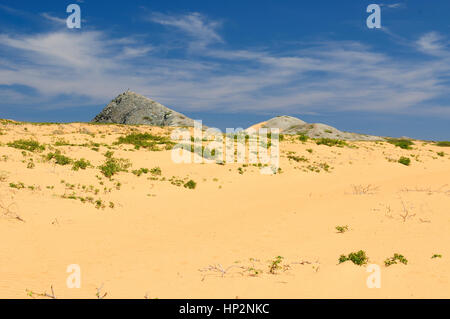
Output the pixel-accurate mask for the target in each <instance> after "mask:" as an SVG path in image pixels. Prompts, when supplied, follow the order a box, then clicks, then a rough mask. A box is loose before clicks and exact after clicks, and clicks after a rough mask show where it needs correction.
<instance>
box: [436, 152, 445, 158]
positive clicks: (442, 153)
mask: <svg viewBox="0 0 450 319" xmlns="http://www.w3.org/2000/svg"><path fill="white" fill-rule="evenodd" d="M436 154H437V155H439V156H442V157H443V156H445V153H444V152H437V153H436Z"/></svg>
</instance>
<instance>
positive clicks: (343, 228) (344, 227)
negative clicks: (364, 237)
mask: <svg viewBox="0 0 450 319" xmlns="http://www.w3.org/2000/svg"><path fill="white" fill-rule="evenodd" d="M336 230H337V231H338V232H339V233H345V232H346V231H347V230H348V226H347V225H345V226H336Z"/></svg>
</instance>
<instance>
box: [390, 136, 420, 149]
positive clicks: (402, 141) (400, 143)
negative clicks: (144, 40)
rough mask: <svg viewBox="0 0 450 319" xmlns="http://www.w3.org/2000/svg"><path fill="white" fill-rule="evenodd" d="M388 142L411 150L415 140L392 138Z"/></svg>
mask: <svg viewBox="0 0 450 319" xmlns="http://www.w3.org/2000/svg"><path fill="white" fill-rule="evenodd" d="M387 141H388V143H391V144H392V145H395V146H397V147H400V148H402V149H405V150H410V149H411V145H414V143H413V141H411V140H407V139H398V138H390V139H388V140H387Z"/></svg>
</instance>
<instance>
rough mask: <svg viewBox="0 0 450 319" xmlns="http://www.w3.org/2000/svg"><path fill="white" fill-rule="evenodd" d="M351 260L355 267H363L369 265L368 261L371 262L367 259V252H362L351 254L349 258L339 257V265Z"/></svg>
mask: <svg viewBox="0 0 450 319" xmlns="http://www.w3.org/2000/svg"><path fill="white" fill-rule="evenodd" d="M348 260H350V261H351V262H353V263H354V264H355V265H358V266H362V265H365V264H367V261H368V260H369V258H367V256H366V253H365V251H363V250H360V251H358V252H356V253H350V254H348V255H347V256H345V255H341V256H340V257H339V263H340V264H341V263H343V262H346V261H348Z"/></svg>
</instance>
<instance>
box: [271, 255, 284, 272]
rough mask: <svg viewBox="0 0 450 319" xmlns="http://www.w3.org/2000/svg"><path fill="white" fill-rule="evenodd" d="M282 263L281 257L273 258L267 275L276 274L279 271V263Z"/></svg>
mask: <svg viewBox="0 0 450 319" xmlns="http://www.w3.org/2000/svg"><path fill="white" fill-rule="evenodd" d="M282 261H283V257H281V256H277V257H275V258H274V259H273V260H272V261H271V262H270V265H269V273H271V274H276V272H277V270H278V269H281V268H282V267H281V262H282Z"/></svg>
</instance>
